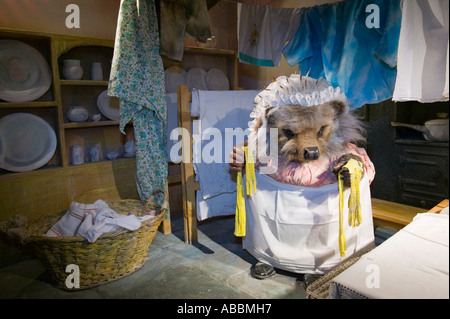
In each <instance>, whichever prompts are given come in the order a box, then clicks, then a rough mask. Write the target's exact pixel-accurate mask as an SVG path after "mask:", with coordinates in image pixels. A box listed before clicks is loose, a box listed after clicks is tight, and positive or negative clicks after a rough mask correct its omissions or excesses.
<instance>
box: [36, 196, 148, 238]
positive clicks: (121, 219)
mask: <svg viewBox="0 0 450 319" xmlns="http://www.w3.org/2000/svg"><path fill="white" fill-rule="evenodd" d="M150 217H152V215H145V216H142V217H137V216H135V215H120V214H117V213H116V212H115V211H113V210H112V209H111V208H109V206H108V204H107V203H106V202H104V201H103V200H100V199H99V200H97V201H96V202H95V203H93V204H84V203H77V202H72V203H71V204H70V208H69V209H68V210H67V212H66V213H65V214H64V216H62V217H61V218H60V219H59V220H58V221H57V222H56V223H55V224H54V225H53V226H52V227H51V228H50V229H49V230H48V231H47V232H46V233H45V234H44V236H48V237H72V236H76V235H80V236H82V237H84V238H85V239H87V240H88V241H89V242H90V243H93V242H95V241H96V240H97V239H98V238H99V237H100V236H101V235H102V234H104V233H108V232H112V231H115V230H116V229H118V228H119V227H121V228H125V229H128V230H136V229H138V228H139V227H140V226H141V222H143V221H145V220H147V219H149V218H150Z"/></svg>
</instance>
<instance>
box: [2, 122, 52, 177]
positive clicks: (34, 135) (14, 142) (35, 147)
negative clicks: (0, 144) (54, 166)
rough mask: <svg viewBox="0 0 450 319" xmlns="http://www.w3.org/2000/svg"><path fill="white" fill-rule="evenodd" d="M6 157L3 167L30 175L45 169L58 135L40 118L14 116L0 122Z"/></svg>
mask: <svg viewBox="0 0 450 319" xmlns="http://www.w3.org/2000/svg"><path fill="white" fill-rule="evenodd" d="M0 135H2V136H3V141H4V149H5V152H4V153H5V154H4V158H3V161H0V168H3V169H6V170H8V171H11V172H28V171H32V170H34V169H37V168H39V167H42V166H44V165H45V164H47V162H48V161H49V160H50V159H51V158H52V157H53V155H54V154H55V150H56V134H55V131H54V130H53V129H52V128H51V127H50V125H49V124H48V123H47V122H46V121H44V120H43V119H42V118H40V117H39V116H36V115H33V114H29V113H13V114H9V115H7V116H5V117H3V118H1V119H0Z"/></svg>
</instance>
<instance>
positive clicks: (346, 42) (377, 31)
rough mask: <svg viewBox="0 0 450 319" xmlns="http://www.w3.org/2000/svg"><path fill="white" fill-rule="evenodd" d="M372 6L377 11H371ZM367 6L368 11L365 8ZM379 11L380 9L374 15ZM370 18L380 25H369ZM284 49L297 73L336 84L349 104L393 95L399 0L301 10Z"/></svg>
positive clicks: (368, 0) (352, 0) (366, 0)
mask: <svg viewBox="0 0 450 319" xmlns="http://www.w3.org/2000/svg"><path fill="white" fill-rule="evenodd" d="M369 5H374V6H375V8H377V9H379V10H378V11H373V10H371V8H373V7H369ZM366 10H367V11H368V12H366ZM378 13H379V14H378ZM372 18H379V25H377V26H376V27H372V22H373V20H371V19H372ZM300 19H301V24H300V27H299V28H298V30H297V33H296V35H295V36H294V38H293V39H292V40H291V41H290V42H289V43H288V44H287V45H286V47H285V48H284V50H283V54H284V56H285V58H286V61H287V62H288V63H289V65H291V66H293V65H295V64H297V63H298V64H299V69H300V72H301V74H307V73H308V72H309V76H311V77H313V78H320V77H324V78H326V79H327V80H328V81H329V82H330V83H331V84H332V85H333V86H339V87H340V88H341V90H342V91H343V92H344V93H345V95H346V96H347V98H348V101H349V106H350V107H351V108H358V107H361V106H363V105H364V104H367V103H377V102H381V101H383V100H386V99H389V98H391V97H392V94H393V91H394V86H395V79H396V75H397V69H396V65H397V48H398V39H399V35H400V26H401V9H400V0H391V1H382V0H363V1H361V0H350V1H343V2H338V3H334V4H327V5H322V6H315V7H311V8H305V9H303V10H302V13H301V16H300Z"/></svg>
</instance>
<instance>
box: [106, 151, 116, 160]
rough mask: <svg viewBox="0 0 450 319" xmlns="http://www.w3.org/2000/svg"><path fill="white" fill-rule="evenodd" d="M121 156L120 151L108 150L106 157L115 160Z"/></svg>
mask: <svg viewBox="0 0 450 319" xmlns="http://www.w3.org/2000/svg"><path fill="white" fill-rule="evenodd" d="M118 156H119V153H118V152H108V153H106V158H107V159H109V160H115V159H116V158H117V157H118Z"/></svg>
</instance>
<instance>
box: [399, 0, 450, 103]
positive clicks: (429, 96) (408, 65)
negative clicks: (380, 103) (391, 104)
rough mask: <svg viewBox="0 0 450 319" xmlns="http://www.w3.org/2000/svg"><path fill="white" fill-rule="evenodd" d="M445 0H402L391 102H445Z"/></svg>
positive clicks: (446, 17) (447, 18) (446, 95)
mask: <svg viewBox="0 0 450 319" xmlns="http://www.w3.org/2000/svg"><path fill="white" fill-rule="evenodd" d="M448 11H449V2H448V0H407V1H403V2H402V26H401V30H400V38H399V47H398V62H397V80H396V84H395V90H394V94H393V100H394V101H399V102H400V101H411V100H413V101H419V102H423V103H431V102H438V101H448V68H449V64H448V62H449V60H448V47H449V42H448V41H449V39H448V24H449V13H448Z"/></svg>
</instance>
